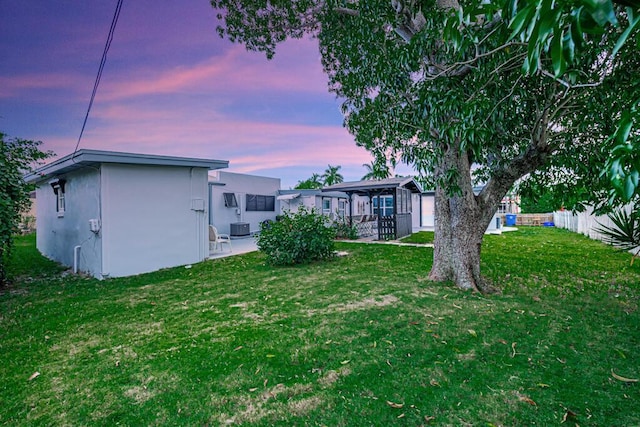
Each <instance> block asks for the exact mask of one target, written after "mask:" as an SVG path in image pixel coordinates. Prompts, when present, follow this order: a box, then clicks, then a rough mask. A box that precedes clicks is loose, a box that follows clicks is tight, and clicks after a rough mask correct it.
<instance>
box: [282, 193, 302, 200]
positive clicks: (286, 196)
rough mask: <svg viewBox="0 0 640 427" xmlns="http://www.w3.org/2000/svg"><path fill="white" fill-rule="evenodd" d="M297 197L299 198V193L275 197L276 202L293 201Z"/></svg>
mask: <svg viewBox="0 0 640 427" xmlns="http://www.w3.org/2000/svg"><path fill="white" fill-rule="evenodd" d="M297 197H300V193H292V194H281V195H279V196H278V197H277V199H278V200H293V199H295V198H297Z"/></svg>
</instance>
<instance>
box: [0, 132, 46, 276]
mask: <svg viewBox="0 0 640 427" xmlns="http://www.w3.org/2000/svg"><path fill="white" fill-rule="evenodd" d="M40 144H41V142H39V141H38V142H34V141H29V140H25V139H19V138H7V135H5V134H4V133H2V132H0V287H2V286H4V285H6V284H7V281H8V278H7V271H6V265H7V262H8V259H9V256H10V255H11V250H12V248H13V236H14V235H15V234H16V233H17V232H18V225H19V224H20V214H21V213H22V212H24V211H26V210H27V209H28V208H29V206H30V204H31V200H30V199H29V192H30V191H31V190H32V187H31V186H29V185H27V184H26V183H25V182H24V179H23V175H24V174H25V173H27V172H29V171H31V170H32V168H33V166H35V164H37V163H38V162H40V161H41V160H43V159H45V158H47V157H49V156H50V155H51V154H50V153H44V152H42V151H40V150H39V149H38V147H39V145H40Z"/></svg>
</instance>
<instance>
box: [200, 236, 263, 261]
mask: <svg viewBox="0 0 640 427" xmlns="http://www.w3.org/2000/svg"><path fill="white" fill-rule="evenodd" d="M231 249H232V250H231V251H229V248H228V246H227V245H223V247H222V250H217V251H210V252H209V258H208V259H217V258H226V257H228V256H233V255H241V254H246V253H248V252H255V251H257V250H258V244H257V243H256V238H255V237H253V236H252V237H246V238H242V239H231Z"/></svg>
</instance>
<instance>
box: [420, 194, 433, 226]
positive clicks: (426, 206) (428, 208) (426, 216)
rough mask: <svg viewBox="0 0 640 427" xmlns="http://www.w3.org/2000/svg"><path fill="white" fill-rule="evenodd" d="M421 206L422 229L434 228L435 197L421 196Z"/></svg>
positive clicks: (431, 195) (430, 195) (429, 195)
mask: <svg viewBox="0 0 640 427" xmlns="http://www.w3.org/2000/svg"><path fill="white" fill-rule="evenodd" d="M421 204H422V212H421V216H422V227H435V225H436V222H435V209H436V206H435V195H433V194H423V195H422V200H421Z"/></svg>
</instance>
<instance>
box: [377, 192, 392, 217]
mask: <svg viewBox="0 0 640 427" xmlns="http://www.w3.org/2000/svg"><path fill="white" fill-rule="evenodd" d="M378 204H379V205H378ZM373 213H374V214H376V215H379V216H381V217H385V216H392V215H393V196H391V195H389V196H380V197H374V198H373Z"/></svg>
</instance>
